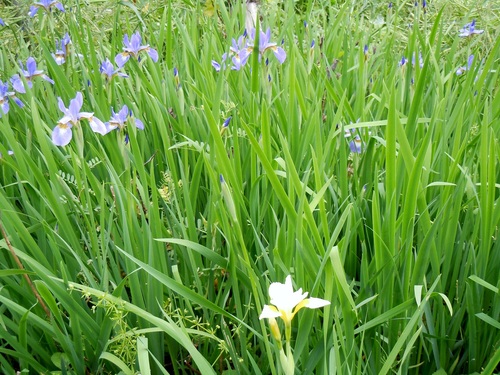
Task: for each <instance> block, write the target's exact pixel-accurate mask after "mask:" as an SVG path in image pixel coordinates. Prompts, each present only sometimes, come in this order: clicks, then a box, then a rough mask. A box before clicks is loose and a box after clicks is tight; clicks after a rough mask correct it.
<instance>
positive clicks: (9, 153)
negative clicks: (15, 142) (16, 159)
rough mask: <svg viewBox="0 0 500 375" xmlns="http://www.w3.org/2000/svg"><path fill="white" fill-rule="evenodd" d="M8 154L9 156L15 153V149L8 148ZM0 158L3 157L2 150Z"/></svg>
mask: <svg viewBox="0 0 500 375" xmlns="http://www.w3.org/2000/svg"><path fill="white" fill-rule="evenodd" d="M7 155H9V156H12V155H14V151H12V150H8V151H7ZM0 158H3V155H2V153H1V152H0Z"/></svg>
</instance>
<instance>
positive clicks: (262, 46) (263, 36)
mask: <svg viewBox="0 0 500 375" xmlns="http://www.w3.org/2000/svg"><path fill="white" fill-rule="evenodd" d="M250 38H251V39H252V41H255V29H252V31H251V32H250ZM248 47H250V50H249V52H250V51H251V50H252V49H253V44H252V43H249V46H248ZM267 50H271V51H273V53H274V56H276V58H277V59H278V61H279V62H280V63H281V64H283V63H284V62H285V60H286V52H285V50H284V49H283V48H281V47H278V45H277V44H276V43H272V42H271V29H270V28H268V29H267V31H266V32H265V33H264V32H263V31H261V32H260V35H259V53H260V55H263V54H264V53H265V52H266V51H267Z"/></svg>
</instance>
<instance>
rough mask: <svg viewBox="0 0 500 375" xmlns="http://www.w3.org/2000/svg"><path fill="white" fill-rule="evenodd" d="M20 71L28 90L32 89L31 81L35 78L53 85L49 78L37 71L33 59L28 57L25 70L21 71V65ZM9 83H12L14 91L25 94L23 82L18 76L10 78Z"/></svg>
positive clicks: (41, 71)
mask: <svg viewBox="0 0 500 375" xmlns="http://www.w3.org/2000/svg"><path fill="white" fill-rule="evenodd" d="M21 70H22V72H23V76H24V78H25V79H26V81H27V82H28V86H29V88H32V87H33V83H32V82H31V81H32V80H33V78H35V77H42V78H43V79H44V80H46V81H47V82H50V83H52V84H54V81H53V80H52V79H50V78H49V76H47V75H46V74H44V73H43V70H37V68H36V61H35V59H34V58H33V57H29V58H28V60H27V61H26V70H24V69H23V65H22V64H21ZM11 82H12V87H14V90H16V91H17V92H20V93H25V92H26V89H25V87H24V84H23V81H22V80H21V78H20V77H19V75H18V74H16V75H14V76H13V77H12V78H11Z"/></svg>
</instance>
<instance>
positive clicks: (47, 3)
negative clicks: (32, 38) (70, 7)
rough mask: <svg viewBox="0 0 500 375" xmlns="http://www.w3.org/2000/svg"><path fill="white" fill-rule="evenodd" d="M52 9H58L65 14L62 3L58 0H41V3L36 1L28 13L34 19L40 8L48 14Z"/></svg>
mask: <svg viewBox="0 0 500 375" xmlns="http://www.w3.org/2000/svg"><path fill="white" fill-rule="evenodd" d="M52 7H56V8H57V9H59V10H60V11H61V12H64V7H63V6H62V4H61V2H59V1H57V0H40V1H36V2H35V3H34V4H33V5H32V6H31V7H30V11H29V12H28V15H29V16H30V17H34V16H35V14H36V13H37V12H38V9H40V8H43V9H45V11H46V12H50V11H51V9H52Z"/></svg>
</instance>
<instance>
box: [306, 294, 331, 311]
mask: <svg viewBox="0 0 500 375" xmlns="http://www.w3.org/2000/svg"><path fill="white" fill-rule="evenodd" d="M329 304H330V301H327V300H325V299H321V298H314V297H311V298H309V299H308V300H307V305H306V306H305V307H307V308H309V309H318V308H320V307H324V306H326V305H329Z"/></svg>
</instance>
